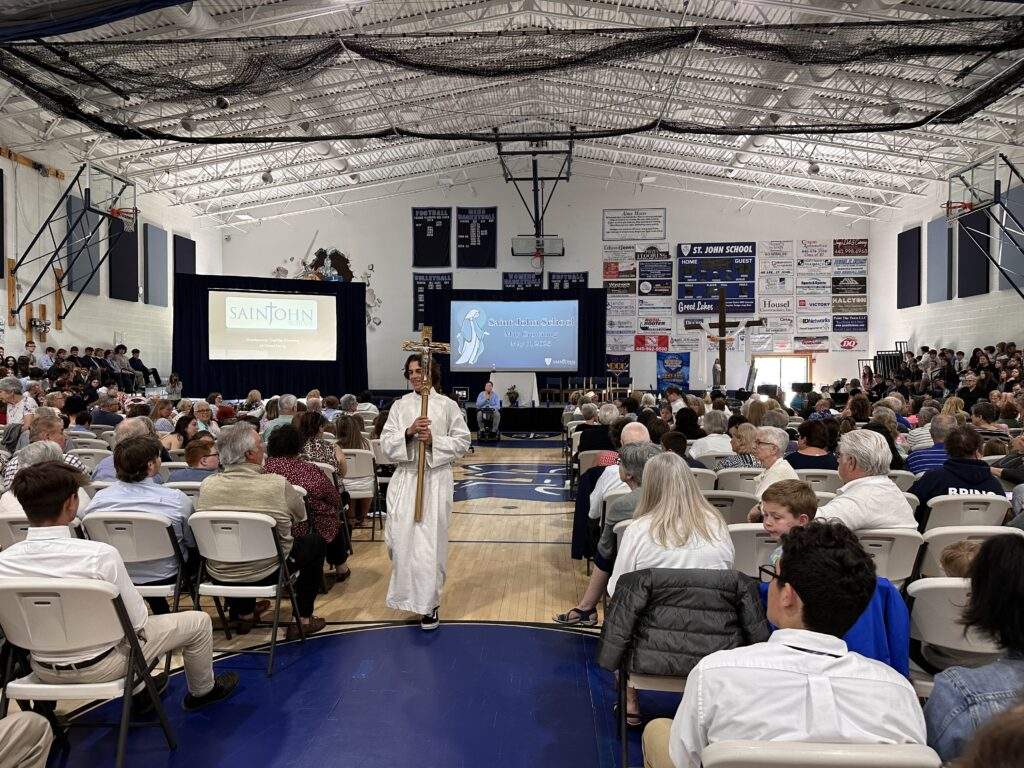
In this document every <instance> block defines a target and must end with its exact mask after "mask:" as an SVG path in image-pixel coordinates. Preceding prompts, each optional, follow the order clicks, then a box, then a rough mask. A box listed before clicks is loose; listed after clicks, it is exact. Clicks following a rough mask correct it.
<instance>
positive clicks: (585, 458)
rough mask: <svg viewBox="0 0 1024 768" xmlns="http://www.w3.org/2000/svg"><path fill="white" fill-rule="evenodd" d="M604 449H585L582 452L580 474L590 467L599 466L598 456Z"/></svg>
mask: <svg viewBox="0 0 1024 768" xmlns="http://www.w3.org/2000/svg"><path fill="white" fill-rule="evenodd" d="M602 453H604V451H583V452H582V453H580V476H582V475H583V473H584V472H586V471H587V470H588V469H591V468H593V467H595V466H597V457H598V456H600V455H601V454H602Z"/></svg>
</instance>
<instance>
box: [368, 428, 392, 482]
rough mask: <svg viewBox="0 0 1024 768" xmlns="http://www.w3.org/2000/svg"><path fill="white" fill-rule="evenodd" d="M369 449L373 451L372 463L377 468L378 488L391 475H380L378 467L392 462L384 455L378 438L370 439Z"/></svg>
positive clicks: (388, 480) (389, 478) (388, 479)
mask: <svg viewBox="0 0 1024 768" xmlns="http://www.w3.org/2000/svg"><path fill="white" fill-rule="evenodd" d="M370 450H371V451H372V452H373V463H374V466H375V467H376V468H377V473H378V474H377V486H378V488H379V487H380V486H382V485H387V484H388V482H390V480H391V477H390V476H389V475H381V474H380V468H381V467H386V466H388V465H389V464H391V463H392V462H391V461H390V460H389V459H388V457H387V456H385V455H384V450H383V449H382V448H381V447H380V440H379V439H374V440H371V441H370Z"/></svg>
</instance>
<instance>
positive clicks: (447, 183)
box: [437, 176, 455, 187]
mask: <svg viewBox="0 0 1024 768" xmlns="http://www.w3.org/2000/svg"><path fill="white" fill-rule="evenodd" d="M437 183H438V184H439V185H441V186H442V187H451V186H454V185H455V179H453V178H451V177H450V176H442V177H441V178H439V179H438V180H437Z"/></svg>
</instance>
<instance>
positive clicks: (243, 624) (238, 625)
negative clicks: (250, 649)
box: [234, 600, 270, 635]
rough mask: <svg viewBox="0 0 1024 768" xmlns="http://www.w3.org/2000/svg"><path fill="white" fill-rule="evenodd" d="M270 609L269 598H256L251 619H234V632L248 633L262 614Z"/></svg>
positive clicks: (258, 621)
mask: <svg viewBox="0 0 1024 768" xmlns="http://www.w3.org/2000/svg"><path fill="white" fill-rule="evenodd" d="M269 610H270V601H269V600H258V601H257V602H256V609H255V610H254V611H253V613H252V618H251V619H236V620H235V622H234V624H235V633H236V634H239V635H248V634H249V633H250V632H252V628H253V627H254V626H256V625H257V624H259V623H260V620H261V619H262V618H263V614H264V613H266V612H267V611H269Z"/></svg>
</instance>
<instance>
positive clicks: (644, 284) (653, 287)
mask: <svg viewBox="0 0 1024 768" xmlns="http://www.w3.org/2000/svg"><path fill="white" fill-rule="evenodd" d="M636 288H637V293H639V294H640V295H641V296H669V297H671V296H672V281H671V280H641V281H640V282H639V283H637V284H636Z"/></svg>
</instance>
